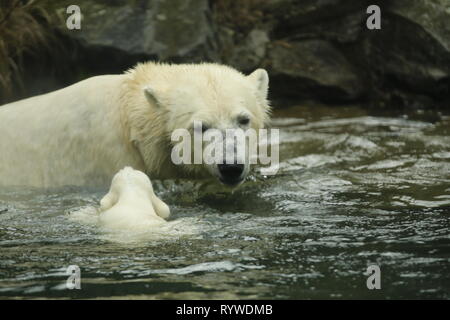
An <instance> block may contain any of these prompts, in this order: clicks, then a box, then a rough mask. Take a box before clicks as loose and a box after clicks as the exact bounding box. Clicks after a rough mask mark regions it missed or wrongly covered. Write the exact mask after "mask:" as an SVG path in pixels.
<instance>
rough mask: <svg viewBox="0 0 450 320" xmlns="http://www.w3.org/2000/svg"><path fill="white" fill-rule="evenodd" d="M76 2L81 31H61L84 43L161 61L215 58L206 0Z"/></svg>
mask: <svg viewBox="0 0 450 320" xmlns="http://www.w3.org/2000/svg"><path fill="white" fill-rule="evenodd" d="M63 2H65V1H63ZM69 2H70V1H69ZM69 2H68V3H69ZM77 5H78V6H79V7H80V9H81V12H82V15H83V19H82V26H81V30H72V31H67V30H65V31H66V34H67V35H69V36H71V37H74V38H76V39H79V40H81V41H82V43H83V45H84V46H85V47H106V48H113V49H117V50H121V51H124V52H126V53H127V54H129V55H142V56H147V57H154V58H157V59H160V60H169V59H170V60H191V61H199V60H204V59H215V58H217V53H216V50H215V48H214V39H213V28H212V25H211V23H210V21H209V19H210V17H209V15H210V12H209V6H208V1H207V0H170V1H164V0H138V1H131V0H128V1H127V0H115V1H100V0H97V1H87V0H81V1H78V2H77ZM59 6H61V7H64V5H62V3H61V2H60V3H59Z"/></svg>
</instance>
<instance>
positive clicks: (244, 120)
mask: <svg viewBox="0 0 450 320" xmlns="http://www.w3.org/2000/svg"><path fill="white" fill-rule="evenodd" d="M238 122H239V124H240V125H242V126H246V125H248V124H249V123H250V119H249V118H247V117H242V118H239V119H238Z"/></svg>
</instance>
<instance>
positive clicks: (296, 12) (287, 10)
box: [266, 0, 369, 43]
mask: <svg viewBox="0 0 450 320" xmlns="http://www.w3.org/2000/svg"><path fill="white" fill-rule="evenodd" d="M368 5H369V1H366V0H361V1H357V2H356V1H346V0H322V1H318V0H306V1H296V0H271V1H269V3H268V4H266V6H267V9H266V10H268V11H270V12H271V13H272V14H273V17H274V19H276V20H277V21H279V23H277V24H276V26H275V28H274V34H275V37H277V38H286V37H287V38H289V39H291V40H292V39H311V38H315V39H326V40H332V41H337V42H342V43H348V42H352V41H356V40H357V38H358V36H359V34H360V32H361V28H362V26H363V23H362V22H363V19H364V18H365V15H366V13H365V9H366V8H367V6H368Z"/></svg>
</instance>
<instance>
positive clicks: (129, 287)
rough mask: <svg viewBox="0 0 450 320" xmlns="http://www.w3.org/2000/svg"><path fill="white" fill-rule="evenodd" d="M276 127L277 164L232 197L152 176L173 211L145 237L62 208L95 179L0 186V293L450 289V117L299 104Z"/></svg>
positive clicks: (422, 292) (363, 294)
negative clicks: (107, 228)
mask: <svg viewBox="0 0 450 320" xmlns="http://www.w3.org/2000/svg"><path fill="white" fill-rule="evenodd" d="M274 126H275V127H278V128H280V129H281V132H280V140H281V142H282V143H281V145H280V159H281V170H280V172H279V174H278V175H276V176H273V177H262V176H258V175H254V176H252V177H250V181H249V182H248V183H247V184H246V185H244V186H243V187H242V188H240V189H239V190H237V191H236V192H234V193H233V194H229V193H225V192H222V191H221V190H214V189H212V188H211V187H210V186H205V185H202V184H200V183H197V182H190V181H163V182H161V181H154V185H155V190H156V191H157V193H158V194H159V195H160V196H161V197H162V199H164V200H165V201H166V202H167V203H168V204H169V205H170V206H171V209H172V212H173V217H172V221H171V223H170V224H169V227H167V229H164V230H162V231H161V232H160V233H159V234H157V235H154V236H153V237H149V238H148V239H146V240H140V241H135V240H133V239H129V241H112V240H113V239H111V238H110V237H109V238H108V235H105V234H104V233H102V232H101V231H100V230H98V229H97V228H96V227H95V226H93V225H89V224H83V223H79V222H77V221H74V220H73V219H71V218H70V217H69V214H71V213H73V212H76V211H77V210H79V209H83V208H86V207H88V206H97V205H98V202H99V200H100V199H101V197H102V196H103V195H104V194H105V193H106V189H105V190H86V189H80V188H64V189H59V190H47V191H42V190H35V189H23V188H21V189H17V188H14V189H2V190H1V191H0V212H2V211H3V212H2V213H0V255H1V256H0V298H24V297H25V298H43V297H47V298H48V297H51V298H109V297H112V298H138V299H141V298H157V299H178V298H189V299H197V298H199V299H211V298H214V299H217V298H221V299H235V298H244V299H259V298H263V299H272V298H274V299H298V298H313V299H314V298H325V299H339V298H381V299H389V298H443V299H449V298H450V293H449V289H450V263H449V262H450V232H449V214H450V117H448V116H443V115H440V114H437V113H431V114H417V113H414V114H411V115H409V116H408V117H406V116H401V115H395V116H393V115H378V116H374V115H370V114H368V113H367V111H364V109H361V108H358V107H347V108H343V107H342V108H327V107H321V106H311V107H295V108H290V109H284V110H281V111H278V112H277V113H276V114H275V120H274ZM5 209H7V211H4V210H5ZM122 240H124V239H122ZM69 265H78V266H79V267H80V268H81V286H82V288H81V290H68V289H66V286H65V282H66V279H67V275H66V273H65V271H66V268H67V267H68V266H69ZM369 265H378V266H380V268H381V289H380V290H368V289H367V286H366V280H367V276H366V275H364V272H365V271H366V269H367V266H369Z"/></svg>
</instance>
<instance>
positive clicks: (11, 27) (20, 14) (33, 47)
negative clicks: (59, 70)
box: [0, 0, 57, 100]
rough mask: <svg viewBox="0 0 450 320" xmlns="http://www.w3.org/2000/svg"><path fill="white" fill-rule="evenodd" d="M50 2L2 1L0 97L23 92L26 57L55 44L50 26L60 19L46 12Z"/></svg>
mask: <svg viewBox="0 0 450 320" xmlns="http://www.w3.org/2000/svg"><path fill="white" fill-rule="evenodd" d="M47 2H48V0H2V2H1V4H0V97H1V100H4V99H5V98H7V97H8V96H10V95H12V93H13V87H16V86H17V87H19V88H22V89H23V83H22V79H21V71H22V68H23V58H24V56H25V55H33V54H36V52H37V51H39V50H42V49H44V50H45V49H48V47H49V44H50V43H51V42H52V40H54V32H53V31H52V29H51V27H50V25H51V22H52V21H53V20H54V19H57V17H56V15H55V14H53V15H50V14H49V13H48V10H46V9H45V8H46V3H47Z"/></svg>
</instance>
